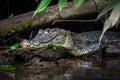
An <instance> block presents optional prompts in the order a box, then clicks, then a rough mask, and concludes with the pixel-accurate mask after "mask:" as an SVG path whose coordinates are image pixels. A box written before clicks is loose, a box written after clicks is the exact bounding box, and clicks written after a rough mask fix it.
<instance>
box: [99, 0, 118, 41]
mask: <svg viewBox="0 0 120 80" xmlns="http://www.w3.org/2000/svg"><path fill="white" fill-rule="evenodd" d="M110 10H112V12H111V14H110V16H109V17H108V19H106V21H105V23H104V26H103V32H102V34H101V36H100V39H99V42H101V40H102V37H103V35H104V33H105V32H106V31H107V30H108V29H110V28H112V27H113V26H115V25H116V24H117V23H119V22H118V21H119V18H120V0H111V1H110V2H109V4H108V5H107V6H106V7H105V8H104V9H103V10H102V11H101V13H100V14H99V15H98V19H99V18H100V17H101V16H103V15H105V14H106V13H107V12H108V11H110Z"/></svg>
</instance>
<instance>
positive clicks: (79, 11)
mask: <svg viewBox="0 0 120 80" xmlns="http://www.w3.org/2000/svg"><path fill="white" fill-rule="evenodd" d="M94 1H95V2H94ZM96 6H97V7H96ZM104 6H105V4H104V0H87V1H86V2H85V3H84V4H82V5H81V6H80V7H74V5H73V3H72V2H68V3H67V4H66V5H65V7H64V8H63V10H62V11H61V12H59V11H58V6H57V5H53V6H50V7H48V8H46V9H45V10H44V11H42V12H41V13H39V14H37V15H36V16H35V17H33V18H32V15H33V11H32V12H29V13H25V14H22V15H18V16H14V17H12V18H8V19H4V20H1V21H0V37H2V36H5V35H7V34H9V33H14V32H17V31H21V30H23V29H25V28H27V27H35V26H36V25H42V24H47V23H49V22H53V21H54V20H57V19H65V18H70V17H73V16H78V15H79V16H83V15H88V14H93V13H97V11H98V10H101V9H102V8H103V7H104ZM97 9H98V10H97Z"/></svg>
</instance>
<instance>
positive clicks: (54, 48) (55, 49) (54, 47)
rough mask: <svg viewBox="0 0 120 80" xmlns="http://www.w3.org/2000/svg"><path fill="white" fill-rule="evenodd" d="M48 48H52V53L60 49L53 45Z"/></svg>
mask: <svg viewBox="0 0 120 80" xmlns="http://www.w3.org/2000/svg"><path fill="white" fill-rule="evenodd" d="M48 48H52V50H53V51H57V50H58V49H59V48H60V46H58V45H54V44H48Z"/></svg>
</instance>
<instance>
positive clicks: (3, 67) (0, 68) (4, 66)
mask: <svg viewBox="0 0 120 80" xmlns="http://www.w3.org/2000/svg"><path fill="white" fill-rule="evenodd" d="M0 70H10V71H14V70H16V68H15V67H14V66H12V65H0Z"/></svg>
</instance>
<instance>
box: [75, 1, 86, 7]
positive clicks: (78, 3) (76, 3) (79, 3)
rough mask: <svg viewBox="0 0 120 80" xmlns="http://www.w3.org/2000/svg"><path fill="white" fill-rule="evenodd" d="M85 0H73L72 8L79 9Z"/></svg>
mask: <svg viewBox="0 0 120 80" xmlns="http://www.w3.org/2000/svg"><path fill="white" fill-rule="evenodd" d="M84 1H85V0H73V3H74V6H75V7H79V6H80V5H81V4H82V3H83V2H84Z"/></svg>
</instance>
